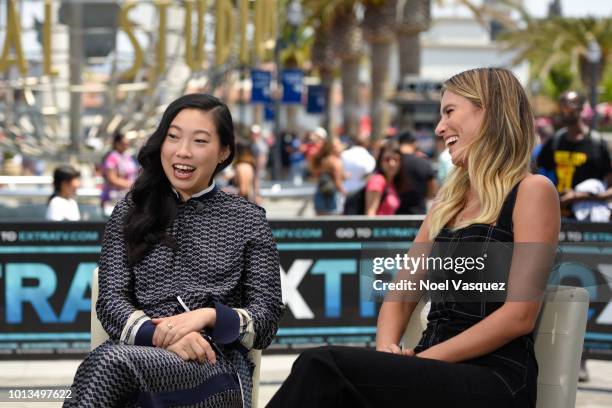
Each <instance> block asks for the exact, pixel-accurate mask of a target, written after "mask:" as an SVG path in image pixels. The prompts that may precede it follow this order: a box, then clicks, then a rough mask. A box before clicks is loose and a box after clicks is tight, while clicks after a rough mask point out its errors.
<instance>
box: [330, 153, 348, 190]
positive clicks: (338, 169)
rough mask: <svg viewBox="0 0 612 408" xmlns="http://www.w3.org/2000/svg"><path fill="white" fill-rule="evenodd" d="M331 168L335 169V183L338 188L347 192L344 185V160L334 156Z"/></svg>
mask: <svg viewBox="0 0 612 408" xmlns="http://www.w3.org/2000/svg"><path fill="white" fill-rule="evenodd" d="M331 168H332V171H333V173H332V174H333V175H334V184H335V185H336V188H337V189H338V191H340V192H341V193H342V194H346V190H345V189H344V186H343V185H342V183H343V182H344V170H343V168H342V160H340V159H338V158H335V157H334V158H333V160H332V161H331Z"/></svg>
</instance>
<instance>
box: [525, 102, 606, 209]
mask: <svg viewBox="0 0 612 408" xmlns="http://www.w3.org/2000/svg"><path fill="white" fill-rule="evenodd" d="M584 103H585V100H584V97H583V96H582V95H580V94H579V93H578V92H575V91H567V92H564V93H563V94H562V95H561V97H560V98H559V108H560V113H561V122H562V125H563V126H564V127H562V128H561V129H559V131H557V133H556V134H555V135H554V136H553V137H552V138H550V139H549V140H548V141H547V142H546V144H545V145H544V146H543V147H542V150H541V152H540V154H539V155H538V159H537V162H538V167H541V168H543V169H544V170H546V171H547V172H552V171H554V175H555V178H554V179H553V180H552V181H553V182H554V183H556V185H557V191H558V192H559V195H560V200H561V214H562V215H563V216H564V217H568V218H576V215H577V214H576V211H575V208H573V207H574V206H573V205H574V204H580V203H581V202H584V201H588V202H591V203H593V204H594V205H593V206H592V207H593V208H597V207H600V209H602V210H604V211H606V210H607V208H606V207H607V205H606V202H608V201H610V200H611V199H612V168H611V166H610V162H611V160H610V152H609V150H608V146H607V143H606V142H605V140H603V138H602V136H601V134H600V133H599V132H597V131H595V130H593V129H590V128H589V126H588V125H587V124H586V123H585V122H584V120H583V119H582V117H581V112H582V109H583V107H584ZM585 181H589V182H588V183H587V184H586V187H587V188H585V189H583V188H582V187H583V186H581V184H582V183H583V182H585ZM589 186H593V189H590V188H588V187H589ZM589 190H590V191H589ZM597 204H599V206H598V205H597ZM580 207H581V206H580V205H578V208H580ZM591 212H592V211H591ZM607 215H608V216H607V218H608V219H609V210H608V211H607ZM605 221H607V220H605Z"/></svg>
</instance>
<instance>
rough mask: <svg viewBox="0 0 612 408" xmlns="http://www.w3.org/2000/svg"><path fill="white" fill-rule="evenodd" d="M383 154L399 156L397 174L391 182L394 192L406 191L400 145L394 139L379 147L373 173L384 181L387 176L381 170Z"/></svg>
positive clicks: (406, 179) (406, 185)
mask: <svg viewBox="0 0 612 408" xmlns="http://www.w3.org/2000/svg"><path fill="white" fill-rule="evenodd" d="M385 152H392V153H395V154H398V155H399V156H400V163H399V171H398V172H397V174H396V175H395V177H393V181H392V182H393V186H394V187H395V190H396V191H397V192H398V193H400V192H405V191H406V190H407V189H408V184H409V183H408V178H407V177H406V172H405V171H404V162H403V160H402V152H401V150H400V144H399V142H398V141H396V140H394V139H389V140H387V141H385V142H384V143H383V144H382V146H381V147H380V151H379V152H378V158H377V159H376V169H375V170H374V171H375V172H376V173H379V174H381V175H382V176H383V177H384V178H385V180H386V179H387V176H386V175H385V172H384V171H383V168H382V158H383V155H384V154H385Z"/></svg>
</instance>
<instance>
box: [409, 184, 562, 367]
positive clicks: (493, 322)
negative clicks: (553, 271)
mask: <svg viewBox="0 0 612 408" xmlns="http://www.w3.org/2000/svg"><path fill="white" fill-rule="evenodd" d="M513 223H514V242H515V251H514V253H513V258H512V266H511V271H510V276H509V290H510V291H511V290H512V286H513V282H516V281H517V278H516V276H517V274H518V275H520V273H521V272H525V271H518V270H517V269H518V268H514V266H515V265H516V264H519V263H520V261H521V259H520V258H518V257H517V256H516V247H517V245H516V244H517V243H527V242H528V243H539V244H542V245H544V244H545V245H546V246H550V247H553V246H556V244H557V240H558V236H559V227H560V212H559V200H558V195H557V192H556V190H555V187H554V186H553V185H552V183H551V182H550V181H548V180H547V179H546V178H545V177H543V176H528V177H527V179H526V180H524V181H523V182H522V183H521V186H520V187H519V192H518V196H517V201H516V206H515V210H514V214H513ZM540 305H541V301H540V300H537V299H536V300H524V301H523V300H520V301H519V300H517V301H506V302H505V303H504V305H502V307H500V308H499V309H497V310H496V311H495V312H494V313H492V314H491V315H489V316H488V317H486V318H485V319H483V320H482V321H480V322H479V323H477V324H475V325H474V326H472V327H470V328H469V329H467V330H465V331H464V332H462V333H460V334H458V335H457V336H455V337H453V338H451V339H449V340H447V341H444V342H442V343H439V344H437V345H435V346H433V347H431V348H429V349H427V350H425V351H423V352H422V353H419V354H418V357H425V358H432V359H436V360H443V361H448V362H460V361H465V360H468V359H472V358H475V357H479V356H482V355H484V354H487V353H490V352H492V351H495V350H497V349H498V348H500V347H501V346H503V345H504V344H506V343H508V342H510V341H511V340H513V339H515V338H517V337H519V336H521V335H525V334H528V333H530V332H531V331H532V330H533V328H534V326H535V322H536V320H537V317H538V313H539V310H540Z"/></svg>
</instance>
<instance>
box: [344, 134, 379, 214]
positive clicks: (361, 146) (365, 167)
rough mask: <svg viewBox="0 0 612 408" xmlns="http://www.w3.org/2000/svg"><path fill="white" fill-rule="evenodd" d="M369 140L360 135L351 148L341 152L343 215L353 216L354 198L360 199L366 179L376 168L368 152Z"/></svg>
mask: <svg viewBox="0 0 612 408" xmlns="http://www.w3.org/2000/svg"><path fill="white" fill-rule="evenodd" d="M368 147H369V140H368V137H367V136H366V135H360V136H358V137H356V138H355V139H354V141H353V146H351V147H350V148H348V149H346V150H345V151H343V152H342V154H341V155H340V157H341V158H342V166H343V167H344V175H345V177H346V178H345V180H344V189H345V190H346V195H347V197H346V203H345V205H344V213H345V214H354V213H355V211H353V210H351V208H350V207H351V206H352V203H353V199H354V197H355V198H357V197H359V198H358V199H362V198H363V197H361V194H359V193H360V191H361V190H362V189H363V188H364V186H365V185H366V182H367V180H368V177H369V176H370V175H371V174H372V172H373V171H374V169H375V168H376V160H375V159H374V157H373V156H372V155H371V154H370V152H369V151H368Z"/></svg>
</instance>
